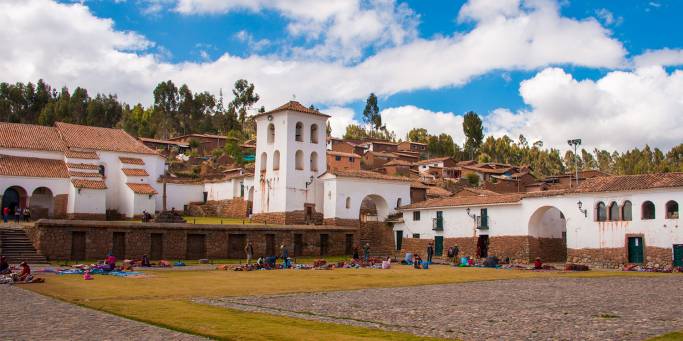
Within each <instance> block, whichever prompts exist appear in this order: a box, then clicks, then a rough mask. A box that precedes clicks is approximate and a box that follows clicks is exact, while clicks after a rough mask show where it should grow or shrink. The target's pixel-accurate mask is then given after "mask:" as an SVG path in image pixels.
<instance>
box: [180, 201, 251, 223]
mask: <svg viewBox="0 0 683 341" xmlns="http://www.w3.org/2000/svg"><path fill="white" fill-rule="evenodd" d="M248 207H249V202H248V201H246V200H243V199H242V198H236V199H229V200H218V201H214V200H210V201H207V202H206V203H191V204H190V205H188V213H189V214H190V215H191V216H196V217H226V218H246V217H247V213H248V212H247V211H248Z"/></svg>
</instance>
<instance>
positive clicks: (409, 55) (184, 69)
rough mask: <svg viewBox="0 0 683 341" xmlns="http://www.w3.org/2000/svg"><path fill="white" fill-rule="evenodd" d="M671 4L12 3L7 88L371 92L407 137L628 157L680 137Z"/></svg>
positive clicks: (329, 100)
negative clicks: (485, 140)
mask: <svg viewBox="0 0 683 341" xmlns="http://www.w3.org/2000/svg"><path fill="white" fill-rule="evenodd" d="M682 14H683V1H678V0H670V1H664V0H656V1H647V0H644V1H637V0H592V1H587V0H586V1H578V0H575V1H570V0H468V1H464V0H410V1H399V0H335V1H322V0H84V1H72V0H61V1H58V0H3V1H0V27H3V30H0V44H2V46H3V48H2V49H0V81H2V82H28V81H33V82H35V81H37V80H38V79H41V78H42V79H44V80H45V81H47V82H48V83H49V84H51V85H53V86H54V87H57V88H59V87H62V86H68V87H70V88H74V87H76V86H82V87H85V88H87V89H88V90H89V91H90V92H91V93H113V94H117V95H118V96H119V98H120V99H122V100H123V101H125V102H127V103H130V104H135V103H138V102H139V103H143V104H145V105H150V104H151V103H152V101H153V98H152V90H153V89H154V87H155V86H156V84H158V83H159V82H161V81H164V80H169V79H170V80H173V81H174V82H175V83H176V84H183V83H186V84H188V86H189V87H190V88H191V89H192V90H193V91H195V92H200V91H209V92H211V93H214V94H216V95H217V94H218V93H219V91H221V90H222V91H223V92H224V93H228V94H229V93H230V89H231V88H232V85H233V84H234V82H235V80H237V79H240V78H244V79H247V80H249V81H250V82H252V83H254V84H255V86H256V90H257V92H258V93H259V94H260V96H261V101H260V102H259V106H260V105H263V106H265V108H266V109H272V108H275V107H277V106H279V105H281V104H283V103H285V102H286V101H289V100H292V99H294V98H295V99H296V100H297V101H300V102H301V103H303V104H304V105H306V106H308V105H311V104H312V105H315V106H316V107H318V108H320V109H321V111H323V112H325V113H328V114H330V115H331V116H332V118H331V124H332V134H333V135H334V136H341V135H342V134H343V133H344V128H345V126H346V125H348V124H350V123H358V122H359V121H360V120H361V117H360V114H361V112H362V110H363V107H364V103H365V99H366V98H367V97H368V95H369V94H370V93H375V94H377V96H378V98H379V106H380V110H381V115H382V119H383V122H384V123H385V124H386V126H387V128H388V129H390V130H392V131H394V132H395V133H396V135H397V136H398V137H399V138H405V135H406V133H407V132H408V131H409V130H410V129H412V128H416V127H418V128H426V129H427V130H428V131H429V132H430V133H432V134H438V133H447V134H450V135H451V136H453V138H454V140H455V141H456V142H457V143H462V141H463V140H464V135H463V132H462V115H464V114H465V113H467V112H468V111H474V112H476V113H478V114H479V115H480V116H481V117H482V119H483V121H484V127H485V133H486V134H488V135H493V136H502V135H506V134H507V135H508V136H511V137H512V138H513V139H514V140H516V139H517V137H518V136H519V135H520V134H523V135H524V136H525V137H526V138H527V140H529V141H532V142H533V141H538V140H540V141H543V143H544V146H546V147H554V148H560V149H562V150H565V149H567V148H568V146H567V143H566V141H567V140H568V139H571V138H581V139H582V140H583V146H584V147H586V148H588V149H592V148H603V149H608V150H619V151H624V150H626V149H629V148H634V147H642V146H644V145H645V144H649V145H650V146H653V147H659V148H662V149H668V148H670V147H671V146H674V145H677V144H680V143H682V142H683V129H681V127H683V34H681V29H680V23H679V21H680V16H681V15H682Z"/></svg>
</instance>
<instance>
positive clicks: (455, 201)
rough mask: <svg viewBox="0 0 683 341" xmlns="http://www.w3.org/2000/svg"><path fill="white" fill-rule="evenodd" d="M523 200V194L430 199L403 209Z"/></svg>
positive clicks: (508, 202)
mask: <svg viewBox="0 0 683 341" xmlns="http://www.w3.org/2000/svg"><path fill="white" fill-rule="evenodd" d="M520 200H522V195H521V194H516V193H515V194H499V195H473V196H455V197H445V198H436V199H429V200H426V201H421V202H417V203H414V204H410V205H407V206H404V207H401V208H402V209H419V208H433V207H458V206H476V205H491V204H510V203H516V202H519V201H520Z"/></svg>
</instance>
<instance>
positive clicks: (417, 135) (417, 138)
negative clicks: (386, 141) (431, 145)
mask: <svg viewBox="0 0 683 341" xmlns="http://www.w3.org/2000/svg"><path fill="white" fill-rule="evenodd" d="M406 139H407V140H408V141H411V142H420V143H427V142H429V134H428V133H427V129H425V128H413V129H410V131H409V132H408V134H407V135H406Z"/></svg>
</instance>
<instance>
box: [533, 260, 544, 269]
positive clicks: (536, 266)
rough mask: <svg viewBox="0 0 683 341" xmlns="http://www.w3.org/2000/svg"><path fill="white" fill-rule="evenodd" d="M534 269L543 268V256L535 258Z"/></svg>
mask: <svg viewBox="0 0 683 341" xmlns="http://www.w3.org/2000/svg"><path fill="white" fill-rule="evenodd" d="M534 269H535V270H541V269H543V262H541V257H536V260H534Z"/></svg>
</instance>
